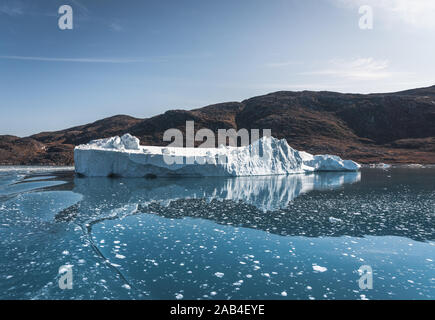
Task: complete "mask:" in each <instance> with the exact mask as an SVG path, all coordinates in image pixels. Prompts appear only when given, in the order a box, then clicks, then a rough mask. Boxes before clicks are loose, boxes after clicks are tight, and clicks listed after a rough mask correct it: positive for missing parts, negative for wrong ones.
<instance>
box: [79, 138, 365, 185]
mask: <svg viewBox="0 0 435 320" xmlns="http://www.w3.org/2000/svg"><path fill="white" fill-rule="evenodd" d="M74 162H75V171H76V173H78V174H80V175H84V176H88V177H113V176H118V177H165V176H166V177H168V176H193V177H195V176H208V177H212V176H227V177H235V176H266V175H288V174H296V173H306V172H314V171H358V170H359V168H360V165H359V164H358V163H356V162H354V161H351V160H342V159H341V158H340V157H338V156H333V155H316V156H313V155H311V154H309V153H307V152H304V151H297V150H295V149H293V148H292V147H290V146H289V145H288V143H287V141H286V140H285V139H282V140H279V139H276V138H273V137H263V138H261V139H259V140H257V141H255V142H253V143H252V144H250V145H248V146H243V147H230V146H227V147H225V146H220V147H219V148H181V147H156V146H141V145H140V143H139V139H138V138H136V137H134V136H132V135H130V134H128V133H127V134H125V135H123V136H122V137H118V136H116V137H111V138H106V139H98V140H93V141H91V142H89V143H88V144H84V145H79V146H77V147H76V148H75V149H74Z"/></svg>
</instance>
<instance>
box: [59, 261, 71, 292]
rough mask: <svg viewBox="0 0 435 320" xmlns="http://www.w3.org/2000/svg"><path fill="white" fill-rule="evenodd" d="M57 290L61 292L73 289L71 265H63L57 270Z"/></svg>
mask: <svg viewBox="0 0 435 320" xmlns="http://www.w3.org/2000/svg"><path fill="white" fill-rule="evenodd" d="M59 274H60V275H61V276H60V278H59V288H60V289H62V290H65V289H69V290H71V289H72V288H73V273H72V266H71V265H64V266H61V267H60V268H59Z"/></svg>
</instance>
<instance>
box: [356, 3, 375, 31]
mask: <svg viewBox="0 0 435 320" xmlns="http://www.w3.org/2000/svg"><path fill="white" fill-rule="evenodd" d="M359 14H361V15H362V16H361V18H360V19H359V28H360V29H361V30H372V29H373V8H372V7H371V6H367V5H366V6H361V7H360V8H359Z"/></svg>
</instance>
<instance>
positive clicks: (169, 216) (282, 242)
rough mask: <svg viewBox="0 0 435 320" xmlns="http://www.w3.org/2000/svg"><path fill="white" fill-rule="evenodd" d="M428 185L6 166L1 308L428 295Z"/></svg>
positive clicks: (407, 179) (409, 180)
mask: <svg viewBox="0 0 435 320" xmlns="http://www.w3.org/2000/svg"><path fill="white" fill-rule="evenodd" d="M434 181H435V169H430V168H429V169H401V168H389V169H387V170H385V169H363V170H362V171H361V172H350V173H318V174H310V175H291V176H275V177H240V178H179V179H169V178H163V179H151V180H147V179H110V178H76V177H74V175H73V173H72V171H71V170H70V168H55V169H54V170H53V168H23V167H8V168H4V167H3V168H1V170H0V247H1V255H0V299H434V298H435V265H434V259H435V229H434V228H435V226H434V215H435V212H434V210H435V209H434V208H435V189H434ZM64 265H70V266H72V271H73V288H72V289H71V290H68V289H65V290H62V289H60V288H59V285H58V281H59V277H60V275H59V272H58V271H59V268H60V267H61V266H64ZM361 266H370V267H371V268H372V270H373V288H372V289H360V287H359V284H358V283H359V282H358V280H359V278H360V275H359V273H358V269H359V268H360V267H361Z"/></svg>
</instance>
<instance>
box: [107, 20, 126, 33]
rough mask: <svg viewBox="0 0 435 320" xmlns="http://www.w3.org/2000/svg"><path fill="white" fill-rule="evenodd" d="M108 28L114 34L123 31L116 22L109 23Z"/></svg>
mask: <svg viewBox="0 0 435 320" xmlns="http://www.w3.org/2000/svg"><path fill="white" fill-rule="evenodd" d="M109 28H110V29H111V30H113V31H116V32H121V31H123V30H124V28H123V27H122V26H121V25H120V24H118V23H116V22H113V23H111V24H110V25H109Z"/></svg>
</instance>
